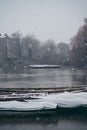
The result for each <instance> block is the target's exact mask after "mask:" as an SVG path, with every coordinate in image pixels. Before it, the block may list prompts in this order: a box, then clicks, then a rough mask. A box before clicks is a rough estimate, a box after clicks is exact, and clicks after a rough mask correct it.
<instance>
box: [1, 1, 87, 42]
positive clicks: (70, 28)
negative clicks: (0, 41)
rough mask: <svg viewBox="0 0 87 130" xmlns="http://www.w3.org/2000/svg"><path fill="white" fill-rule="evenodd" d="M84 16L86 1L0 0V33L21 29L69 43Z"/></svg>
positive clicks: (9, 32)
mask: <svg viewBox="0 0 87 130" xmlns="http://www.w3.org/2000/svg"><path fill="white" fill-rule="evenodd" d="M85 17H86V18H87V0H0V33H1V34H3V35H4V33H8V34H9V35H10V34H11V33H13V32H16V31H20V32H21V33H22V34H23V35H26V34H34V35H35V36H36V37H37V38H38V39H40V40H41V41H46V40H47V39H49V38H50V39H54V40H55V41H56V42H57V43H59V42H66V43H69V41H70V39H71V38H72V37H73V35H75V34H76V33H77V31H78V29H79V27H80V26H81V25H83V23H84V22H83V19H84V18H85Z"/></svg>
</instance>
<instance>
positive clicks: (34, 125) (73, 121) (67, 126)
mask: <svg viewBox="0 0 87 130" xmlns="http://www.w3.org/2000/svg"><path fill="white" fill-rule="evenodd" d="M9 129H11V130H15V129H16V130H44V129H45V130H50V129H51V130H86V129H87V116H86V117H85V116H79V115H78V116H76V115H74V116H59V117H50V118H48V117H43V118H39V117H36V118H28V117H27V118H0V130H9Z"/></svg>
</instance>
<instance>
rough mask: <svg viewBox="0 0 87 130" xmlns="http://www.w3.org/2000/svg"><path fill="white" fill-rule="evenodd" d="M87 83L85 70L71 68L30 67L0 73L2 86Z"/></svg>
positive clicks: (59, 85)
mask: <svg viewBox="0 0 87 130" xmlns="http://www.w3.org/2000/svg"><path fill="white" fill-rule="evenodd" d="M76 85H77V86H80V85H87V72H86V71H83V70H75V71H72V70H71V69H30V70H28V71H24V72H22V73H14V74H12V73H4V74H0V88H3V87H21V88H24V87H28V88H29V87H31V88H32V87H36V88H37V87H66V86H76Z"/></svg>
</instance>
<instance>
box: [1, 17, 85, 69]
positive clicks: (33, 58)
mask: <svg viewBox="0 0 87 130" xmlns="http://www.w3.org/2000/svg"><path fill="white" fill-rule="evenodd" d="M84 21H85V24H84V25H83V26H82V27H80V29H79V30H78V32H77V34H76V35H75V36H74V37H73V38H72V39H71V42H70V44H66V43H64V42H61V43H55V42H54V40H51V39H49V40H47V41H46V42H44V43H42V42H41V41H40V40H39V39H37V38H36V37H34V36H32V35H27V36H25V37H23V36H22V35H21V33H20V32H15V33H13V34H12V35H11V36H8V34H5V35H4V37H2V35H0V68H1V69H2V70H4V69H6V70H20V69H28V68H29V65H31V64H48V65H60V66H72V67H79V68H87V19H85V20H84Z"/></svg>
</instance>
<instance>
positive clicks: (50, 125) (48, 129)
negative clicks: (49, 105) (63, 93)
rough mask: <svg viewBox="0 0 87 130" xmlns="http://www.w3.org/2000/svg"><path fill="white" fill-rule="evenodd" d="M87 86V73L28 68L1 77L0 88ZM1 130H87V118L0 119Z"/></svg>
mask: <svg viewBox="0 0 87 130" xmlns="http://www.w3.org/2000/svg"><path fill="white" fill-rule="evenodd" d="M72 85H79V86H80V85H87V72H86V71H83V70H76V71H74V72H73V71H72V70H71V69H42V70H40V69H39V70H38V69H35V70H33V69H31V70H29V71H28V72H26V73H25V72H24V73H19V74H0V87H63V86H72ZM0 130H87V115H68V116H67V115H65V116H64V115H63V116H61V115H60V116H57V117H55V116H51V117H41V118H40V117H34V118H32V117H27V118H25V117H21V118H19V117H15V118H12V117H3V118H2V117H0Z"/></svg>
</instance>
